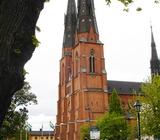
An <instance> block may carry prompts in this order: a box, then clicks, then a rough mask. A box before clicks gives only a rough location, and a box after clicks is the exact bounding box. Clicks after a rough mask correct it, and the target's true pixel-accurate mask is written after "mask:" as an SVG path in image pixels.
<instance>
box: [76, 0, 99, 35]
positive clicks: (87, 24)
mask: <svg viewBox="0 0 160 140" xmlns="http://www.w3.org/2000/svg"><path fill="white" fill-rule="evenodd" d="M94 11H95V8H94V1H93V0H78V25H77V27H78V33H85V32H89V30H90V28H91V27H92V28H93V30H94V32H95V33H96V34H99V33H98V28H97V22H96V17H95V12H94Z"/></svg>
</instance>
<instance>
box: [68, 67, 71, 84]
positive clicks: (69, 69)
mask: <svg viewBox="0 0 160 140" xmlns="http://www.w3.org/2000/svg"><path fill="white" fill-rule="evenodd" d="M71 78H72V74H71V67H68V81H70V80H71Z"/></svg>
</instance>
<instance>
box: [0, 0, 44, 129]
mask: <svg viewBox="0 0 160 140" xmlns="http://www.w3.org/2000/svg"><path fill="white" fill-rule="evenodd" d="M43 4H44V0H1V1H0V127H1V125H2V121H3V119H4V117H5V114H6V112H7V109H8V107H9V105H10V102H11V98H12V96H13V94H14V93H15V92H16V91H17V90H19V89H21V88H22V86H23V82H24V65H25V63H26V62H27V61H28V60H29V59H30V58H31V56H32V53H33V52H34V50H35V45H34V43H33V42H32V39H33V36H34V35H35V26H36V22H37V19H38V17H39V14H40V11H41V10H42V9H43Z"/></svg>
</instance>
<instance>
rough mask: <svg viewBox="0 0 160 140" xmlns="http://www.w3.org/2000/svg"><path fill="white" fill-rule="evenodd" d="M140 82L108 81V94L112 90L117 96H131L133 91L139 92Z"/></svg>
mask: <svg viewBox="0 0 160 140" xmlns="http://www.w3.org/2000/svg"><path fill="white" fill-rule="evenodd" d="M141 84H142V82H129V81H114V80H108V92H109V93H111V92H112V91H113V89H116V91H117V92H118V93H119V94H133V91H134V90H135V91H137V92H139V91H140V87H141Z"/></svg>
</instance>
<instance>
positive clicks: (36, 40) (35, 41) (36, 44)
mask: <svg viewBox="0 0 160 140" xmlns="http://www.w3.org/2000/svg"><path fill="white" fill-rule="evenodd" d="M32 43H33V45H35V47H38V46H39V44H40V42H39V41H38V39H37V38H36V36H34V35H33V36H32Z"/></svg>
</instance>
